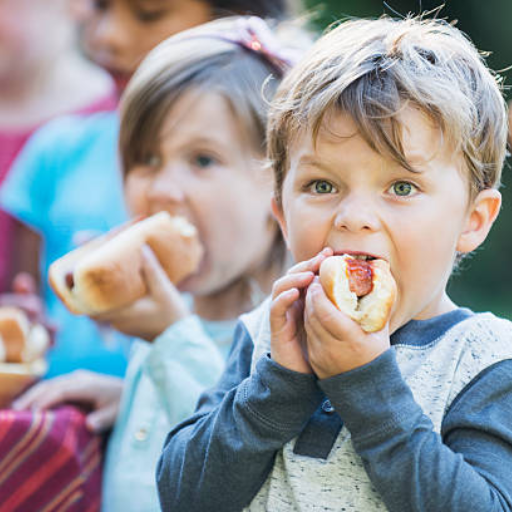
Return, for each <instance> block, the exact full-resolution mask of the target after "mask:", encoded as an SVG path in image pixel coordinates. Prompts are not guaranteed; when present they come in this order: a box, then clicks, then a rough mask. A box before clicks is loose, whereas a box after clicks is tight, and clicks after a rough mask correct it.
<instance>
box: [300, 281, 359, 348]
mask: <svg viewBox="0 0 512 512" xmlns="http://www.w3.org/2000/svg"><path fill="white" fill-rule="evenodd" d="M305 316H306V318H307V322H308V324H309V325H310V326H311V327H312V328H314V329H315V330H316V331H317V332H323V333H324V334H325V335H328V336H332V337H334V338H336V339H343V338H344V337H346V336H347V334H348V333H349V332H350V331H352V335H360V334H361V333H362V329H361V327H360V326H359V324H357V323H356V322H355V321H354V320H352V319H351V318H350V317H349V316H348V315H346V314H344V313H343V312H342V311H340V310H339V309H338V308H337V307H336V306H335V305H334V304H333V303H332V302H331V301H330V300H329V298H328V297H327V295H326V294H325V291H324V289H323V288H322V285H321V284H320V281H319V279H318V278H315V280H314V282H313V283H312V284H311V286H310V287H309V288H308V291H307V294H306V313H305Z"/></svg>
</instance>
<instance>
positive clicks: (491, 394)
mask: <svg viewBox="0 0 512 512" xmlns="http://www.w3.org/2000/svg"><path fill="white" fill-rule="evenodd" d="M506 124H507V119H506V110H505V104H504V101H503V98H502V95H501V92H500V89H499V87H498V84H497V81H496V79H495V77H494V76H493V75H492V74H491V73H490V72H489V70H488V69H487V68H486V66H485V64H484V63H483V62H482V60H481V57H480V55H479V54H478V52H477V50H476V49H475V48H474V46H473V45H472V44H471V43H470V42H469V41H468V40H467V39H466V38H465V36H464V35H463V34H462V33H460V32H459V31H458V30H457V29H456V28H454V27H453V26H451V25H449V24H448V23H446V22H443V21H441V20H438V21H434V20H428V19H404V20H392V19H389V18H383V19H379V20H358V21H349V22H345V23H342V24H340V25H339V26H338V27H337V28H335V29H334V30H332V32H330V33H329V34H327V35H326V36H324V37H323V38H322V39H321V40H320V41H319V42H318V43H317V44H316V45H315V47H314V49H313V50H312V51H311V52H310V53H309V57H308V58H306V59H305V60H304V61H303V62H302V63H300V64H298V65H297V66H296V67H295V68H294V70H293V71H292V72H291V73H290V74H289V75H288V76H287V77H286V79H285V81H284V82H283V84H282V86H281V88H280V89H279V91H278V93H277V95H276V99H275V104H274V108H273V109H272V110H271V114H270V121H269V126H270V127H269V132H268V144H269V148H270V151H269V155H270V160H271V162H272V166H273V169H274V176H275V187H274V189H275V191H274V194H275V199H274V203H273V204H274V207H273V209H274V212H275V214H276V217H277V218H278V220H279V223H280V225H281V228H282V232H283V234H284V236H285V238H286V240H287V244H288V246H289V248H290V250H291V251H292V253H293V255H294V258H295V259H296V261H298V262H299V263H297V265H296V266H295V267H294V268H292V269H291V270H290V271H289V272H288V273H287V275H286V276H285V277H283V278H281V279H279V280H278V281H276V283H275V285H274V287H273V293H272V297H271V300H269V301H267V302H266V303H264V305H262V306H261V307H260V308H259V309H257V310H256V311H255V312H252V313H251V314H249V315H246V316H244V317H242V320H241V322H240V324H239V326H238V328H237V334H236V335H235V341H234V347H233V351H232V353H231V356H230V359H229V361H228V367H227V369H226V372H225V373H224V375H223V377H222V378H221V380H220V383H219V384H218V386H217V387H216V388H215V389H213V390H212V391H210V392H208V393H206V394H204V395H203V396H202V397H201V399H200V401H199V406H198V409H197V411H196V413H195V415H194V416H193V417H192V418H189V419H188V420H186V421H185V422H183V423H182V424H181V425H178V426H177V427H176V428H175V429H174V430H173V431H172V432H171V433H170V435H169V437H168V439H167V441H166V446H165V448H164V452H163V456H162V458H161V460H160V462H159V467H158V472H157V479H158V487H159V493H160V498H161V503H162V508H163V510H164V511H167V510H187V511H202V512H206V511H215V512H224V511H239V510H242V509H244V510H251V511H253V510H254V511H264V510H265V511H267V510H271V511H279V512H285V511H292V510H293V511H295V510H304V511H306V510H307V511H313V510H318V511H320V510H322V511H328V510H329V511H340V510H346V511H349V510H350V511H358V512H360V511H365V512H371V511H377V510H390V511H396V512H403V511H408V512H413V511H428V512H433V511H439V512H441V511H442V512H448V511H461V512H462V511H468V510H471V511H482V512H483V511H486V512H487V511H490V510H503V511H504V510H511V504H512V469H511V468H512V423H511V419H510V418H511V415H512V409H511V407H512V325H511V324H510V322H508V321H506V320H503V319H499V318H496V317H495V316H493V315H492V314H490V313H482V314H477V313H473V312H471V311H470V310H468V309H464V308H459V307H457V306H456V305H455V304H454V303H453V302H452V301H451V300H450V298H449V297H448V295H447V294H446V284H447V281H448V278H449V276H450V273H451V271H452V268H453V266H454V264H455V262H456V261H457V260H458V259H459V258H460V257H461V255H464V254H467V253H469V252H471V251H473V250H475V249H476V248H477V247H478V246H479V245H480V244H482V243H483V241H484V240H485V238H486V236H487V234H488V232H489V230H490V228H491V226H492V224H493V222H494V220H495V219H496V217H497V215H498V211H499V208H500V203H501V196H500V193H499V192H498V190H497V187H498V186H499V182H500V175H501V170H502V166H503V160H504V156H505V145H506V137H507V131H506ZM333 253H334V254H340V253H349V254H354V255H360V257H362V258H369V257H373V258H382V259H384V260H387V261H388V262H389V264H390V267H391V272H392V274H393V277H394V279H395V281H396V284H397V289H398V292H397V299H396V302H395V304H394V309H393V310H392V313H391V317H390V320H389V323H388V325H387V326H386V327H385V328H384V329H382V330H381V331H379V332H375V333H372V334H367V333H365V332H364V331H363V330H362V329H361V327H360V326H359V324H357V323H356V322H354V321H353V320H351V319H350V318H349V317H348V316H346V315H345V314H343V313H342V312H340V311H339V310H337V309H336V308H335V307H334V305H333V304H332V303H331V302H330V300H329V299H328V298H327V296H326V294H325V292H324V290H323V288H322V286H321V285H320V283H319V281H318V277H317V276H316V274H317V273H318V269H319V266H320V264H321V262H322V261H324V260H325V259H326V258H328V257H329V256H330V255H332V254H333Z"/></svg>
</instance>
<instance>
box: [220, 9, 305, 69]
mask: <svg viewBox="0 0 512 512" xmlns="http://www.w3.org/2000/svg"><path fill="white" fill-rule="evenodd" d="M235 30H236V32H234V33H233V34H230V36H227V37H226V38H225V39H226V40H229V41H232V42H233V43H235V44H238V45H239V46H242V47H243V48H246V49H247V50H249V51H252V52H254V53H256V54H258V55H260V56H261V57H263V58H264V59H265V60H267V61H268V62H269V63H270V64H271V65H272V66H273V67H274V68H276V69H277V70H278V71H279V72H280V73H281V74H284V73H285V72H286V71H287V70H288V69H289V68H291V67H292V66H293V65H294V64H295V63H296V62H297V60H298V59H299V56H300V55H299V52H298V51H295V50H293V49H291V48H285V47H284V45H283V43H281V42H280V41H279V40H278V38H277V37H276V36H275V35H274V34H273V33H272V30H271V29H270V28H269V26H268V25H267V24H266V22H265V21H264V20H262V19H261V18H258V17H257V16H251V17H248V18H243V19H240V20H239V21H238V23H237V24H236V27H235Z"/></svg>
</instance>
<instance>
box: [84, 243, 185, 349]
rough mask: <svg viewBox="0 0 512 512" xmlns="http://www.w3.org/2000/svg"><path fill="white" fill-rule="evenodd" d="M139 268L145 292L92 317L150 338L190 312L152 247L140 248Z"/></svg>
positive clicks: (146, 338)
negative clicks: (111, 309)
mask: <svg viewBox="0 0 512 512" xmlns="http://www.w3.org/2000/svg"><path fill="white" fill-rule="evenodd" d="M142 252H143V266H142V271H143V274H144V278H145V281H146V285H147V287H148V293H147V295H146V296H145V297H142V298H141V299H139V300H138V301H136V302H134V303H133V304H130V305H129V306H127V307H125V308H121V309H117V310H115V311H112V312H108V313H104V314H101V315H97V316H95V317H93V319H94V320H96V321H98V322H104V323H108V324H110V325H111V326H112V327H113V328H114V329H116V330H117V331H120V332H123V333H125V334H128V335H130V336H136V337H138V338H142V339H145V340H147V341H152V340H153V339H155V337H157V336H158V335H159V334H161V333H162V332H163V331H164V330H165V329H166V328H167V327H169V326H170V325H171V324H173V323H175V322H177V321H178V320H181V319H182V318H185V317H186V316H188V315H190V311H189V309H188V307H187V305H186V304H185V301H184V300H183V297H182V295H181V293H180V292H179V291H178V290H177V289H176V287H175V286H174V285H173V284H172V283H171V281H170V280H169V278H168V277H167V274H166V273H165V271H164V269H163V268H162V266H161V265H160V263H159V261H158V259H157V258H156V256H155V254H154V253H153V251H152V250H151V249H150V248H149V247H148V246H144V247H143V248H142Z"/></svg>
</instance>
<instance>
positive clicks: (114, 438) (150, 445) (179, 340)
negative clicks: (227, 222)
mask: <svg viewBox="0 0 512 512" xmlns="http://www.w3.org/2000/svg"><path fill="white" fill-rule="evenodd" d="M235 325H236V320H232V321H225V322H206V321H203V320H202V319H200V318H199V317H198V316H195V315H194V316H189V317H187V318H185V319H183V320H181V321H179V322H177V323H175V324H173V325H172V326H170V327H169V328H168V329H167V330H165V331H164V332H163V333H162V334H161V335H160V336H159V337H158V338H156V339H155V340H154V341H153V343H147V342H143V341H135V342H134V344H133V346H132V353H131V356H130V360H129V363H128V369H127V371H126V376H125V383H124V389H123V396H122V398H121V405H120V411H119V415H118V418H117V421H116V424H115V428H114V431H113V432H112V435H111V437H110V439H109V442H108V447H107V454H106V461H105V467H104V475H103V497H102V501H103V504H102V511H103V512H132V511H133V512H140V511H142V510H143V511H144V512H151V511H159V510H160V505H159V502H158V495H157V489H156V481H155V471H156V464H157V461H158V459H159V457H160V454H161V452H162V447H163V444H164V441H165V438H166V436H167V434H168V433H169V431H170V430H171V428H172V427H174V425H176V424H177V423H179V422H180V421H183V420H184V419H185V418H187V417H188V416H190V415H191V414H192V412H193V411H194V409H195V406H196V402H197V399H198V398H199V395H200V394H201V393H202V392H203V391H204V390H205V389H207V388H209V387H212V386H213V385H214V384H216V382H217V380H218V379H219V377H220V375H221V373H222V371H223V369H224V365H225V360H226V359H227V355H228V351H229V349H230V347H231V342H232V337H233V333H234V329H235Z"/></svg>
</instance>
